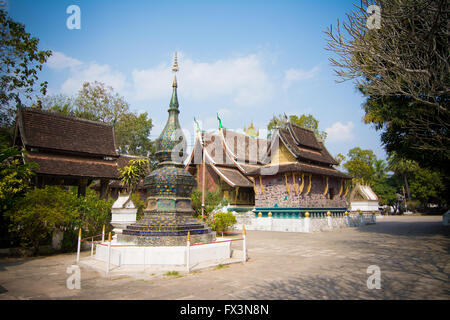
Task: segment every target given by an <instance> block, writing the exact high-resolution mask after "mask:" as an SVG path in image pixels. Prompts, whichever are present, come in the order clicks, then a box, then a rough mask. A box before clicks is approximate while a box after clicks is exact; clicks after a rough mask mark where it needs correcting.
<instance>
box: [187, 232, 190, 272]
mask: <svg viewBox="0 0 450 320" xmlns="http://www.w3.org/2000/svg"><path fill="white" fill-rule="evenodd" d="M190 246H191V232H190V231H188V233H187V240H186V270H187V272H188V273H189V271H190V270H189V267H190V266H189V261H190V259H191V257H190V251H191V250H190Z"/></svg>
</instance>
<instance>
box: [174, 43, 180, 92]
mask: <svg viewBox="0 0 450 320" xmlns="http://www.w3.org/2000/svg"><path fill="white" fill-rule="evenodd" d="M178 70H180V68H179V67H178V59H177V52H176V51H175V56H174V58H173V66H172V71H173V72H174V74H175V75H174V78H173V84H172V87H174V88H176V87H177V72H178Z"/></svg>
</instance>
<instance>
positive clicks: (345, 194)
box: [344, 186, 348, 197]
mask: <svg viewBox="0 0 450 320" xmlns="http://www.w3.org/2000/svg"><path fill="white" fill-rule="evenodd" d="M347 194H348V186H347V187H346V188H345V193H344V197H346V196H347Z"/></svg>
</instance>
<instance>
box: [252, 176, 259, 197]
mask: <svg viewBox="0 0 450 320" xmlns="http://www.w3.org/2000/svg"><path fill="white" fill-rule="evenodd" d="M253 191H255V194H258V189H257V188H256V181H255V179H253Z"/></svg>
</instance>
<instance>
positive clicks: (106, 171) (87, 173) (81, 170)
mask: <svg viewBox="0 0 450 320" xmlns="http://www.w3.org/2000/svg"><path fill="white" fill-rule="evenodd" d="M25 160H26V161H27V162H35V163H37V164H38V166H39V167H38V168H37V169H35V170H34V171H35V172H36V173H38V174H48V175H57V176H68V177H89V178H105V179H117V178H118V171H117V163H116V161H115V160H102V159H93V158H84V157H74V156H65V155H53V154H42V153H34V152H28V153H26V154H25Z"/></svg>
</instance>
